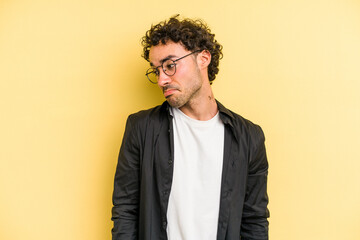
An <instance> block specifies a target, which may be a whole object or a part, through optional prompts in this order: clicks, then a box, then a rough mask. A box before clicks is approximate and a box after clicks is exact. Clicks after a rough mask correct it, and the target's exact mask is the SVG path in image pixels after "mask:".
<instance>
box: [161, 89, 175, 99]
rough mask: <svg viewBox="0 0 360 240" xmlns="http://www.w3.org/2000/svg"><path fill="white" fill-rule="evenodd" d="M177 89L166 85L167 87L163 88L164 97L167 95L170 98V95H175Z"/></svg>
mask: <svg viewBox="0 0 360 240" xmlns="http://www.w3.org/2000/svg"><path fill="white" fill-rule="evenodd" d="M176 91H178V89H176V88H169V87H165V88H164V89H163V93H164V97H165V98H168V97H170V96H171V95H173V94H174V93H175V92H176Z"/></svg>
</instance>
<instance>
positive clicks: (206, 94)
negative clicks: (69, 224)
mask: <svg viewBox="0 0 360 240" xmlns="http://www.w3.org/2000/svg"><path fill="white" fill-rule="evenodd" d="M142 44H143V47H144V53H143V57H144V58H145V59H146V60H147V61H149V62H150V66H151V67H150V69H149V70H147V72H146V76H147V77H148V79H149V80H150V81H151V82H153V83H157V84H158V86H159V87H160V89H161V90H162V92H163V94H164V97H165V98H166V101H165V102H164V103H163V104H162V105H160V106H157V107H155V108H152V109H149V110H145V111H140V112H138V113H135V114H132V115H130V116H129V118H128V120H127V123H126V129H125V133H124V138H123V142H122V146H121V149H120V154H119V160H118V165H117V169H116V174H115V184H114V194H113V203H114V207H113V210H112V220H113V221H114V228H113V229H112V236H113V240H126V239H145V240H148V239H153V240H161V239H169V240H215V239H217V240H222V239H227V240H235V239H237V240H238V239H243V240H250V239H261V240H264V239H268V221H267V218H268V217H269V211H268V209H267V204H268V197H267V190H266V186H267V172H268V162H267V158H266V152H265V146H264V135H263V132H262V130H261V128H260V127H259V126H257V125H255V124H253V123H252V122H250V121H248V120H246V119H244V118H242V117H241V116H239V115H237V114H235V113H234V112H232V111H230V110H228V109H226V108H225V107H224V106H223V105H221V104H220V103H219V102H218V101H217V100H215V98H214V95H213V92H212V90H211V86H210V85H211V83H212V81H213V80H215V76H216V74H217V73H218V65H219V59H221V57H222V53H221V50H222V46H221V45H220V44H219V43H218V42H217V41H216V40H215V39H214V34H211V32H210V29H209V28H208V27H207V26H206V25H205V23H203V22H202V21H200V20H195V21H194V20H191V19H184V20H180V19H179V17H178V16H175V17H172V18H170V19H169V20H168V21H164V22H161V23H159V24H158V25H155V26H152V27H151V29H150V30H149V31H147V33H146V35H145V36H144V37H143V41H142Z"/></svg>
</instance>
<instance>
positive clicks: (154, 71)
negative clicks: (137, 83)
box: [145, 49, 203, 84]
mask: <svg viewBox="0 0 360 240" xmlns="http://www.w3.org/2000/svg"><path fill="white" fill-rule="evenodd" d="M201 51H203V50H202V49H199V50H196V51H193V52H191V53H189V54H186V55H185V56H182V57H180V58H177V59H175V60H172V59H170V58H168V59H164V60H163V61H162V62H161V65H160V66H157V67H151V68H149V69H148V70H146V73H145V75H146V77H147V79H148V80H149V81H150V82H151V83H153V84H157V83H158V81H156V82H153V81H151V79H150V78H149V75H150V74H152V73H154V74H155V75H156V77H157V78H159V75H160V71H159V70H158V68H159V67H161V69H162V71H163V72H164V73H165V74H166V76H169V77H171V76H174V75H175V73H176V62H177V61H179V60H181V59H183V58H186V57H188V56H190V55H192V54H194V53H197V52H201ZM168 60H170V61H172V62H173V64H174V67H175V71H174V73H173V74H167V73H166V71H165V69H164V63H165V62H166V61H168ZM156 71H157V72H158V74H157V73H156Z"/></svg>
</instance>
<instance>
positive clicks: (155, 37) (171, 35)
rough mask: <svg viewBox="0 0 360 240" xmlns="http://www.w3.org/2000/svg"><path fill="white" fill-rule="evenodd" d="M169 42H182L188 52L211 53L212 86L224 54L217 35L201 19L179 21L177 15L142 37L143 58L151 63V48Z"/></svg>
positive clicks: (209, 69) (152, 27)
mask: <svg viewBox="0 0 360 240" xmlns="http://www.w3.org/2000/svg"><path fill="white" fill-rule="evenodd" d="M167 41H172V42H174V43H178V42H180V43H181V44H182V45H183V46H184V47H185V49H186V50H188V51H196V50H207V51H209V52H210V54H211V62H210V64H209V66H208V76H209V81H210V84H212V82H213V81H214V80H215V76H216V74H217V73H218V72H219V61H220V59H221V58H222V57H223V54H222V46H221V45H220V44H219V43H218V42H217V41H216V40H215V34H212V33H211V30H210V28H209V27H208V26H207V25H206V23H204V22H203V21H202V20H200V19H196V20H192V19H188V18H185V19H183V20H179V15H175V16H173V17H171V18H170V19H169V20H168V21H162V22H160V23H159V24H157V25H155V26H154V25H151V28H150V30H148V31H147V32H146V34H145V36H144V37H142V41H141V44H142V46H143V54H142V57H143V58H145V59H146V60H147V61H149V52H150V48H151V47H152V46H157V45H158V44H160V43H161V44H166V42H167Z"/></svg>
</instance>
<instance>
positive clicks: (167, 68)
mask: <svg viewBox="0 0 360 240" xmlns="http://www.w3.org/2000/svg"><path fill="white" fill-rule="evenodd" d="M164 69H165V71H166V72H169V73H171V72H173V71H174V70H175V63H174V62H173V61H168V62H165V63H164Z"/></svg>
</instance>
